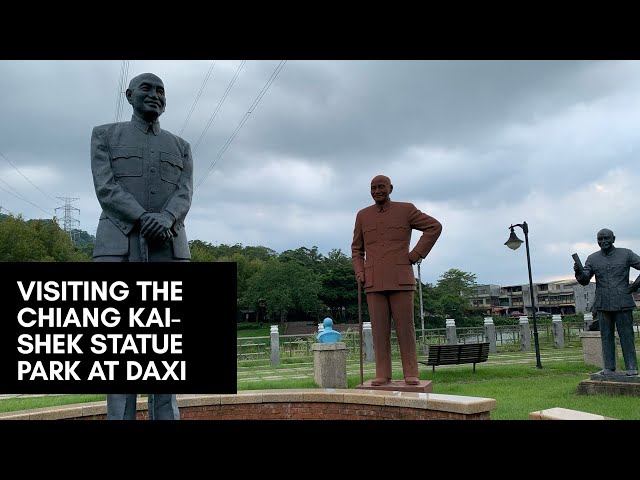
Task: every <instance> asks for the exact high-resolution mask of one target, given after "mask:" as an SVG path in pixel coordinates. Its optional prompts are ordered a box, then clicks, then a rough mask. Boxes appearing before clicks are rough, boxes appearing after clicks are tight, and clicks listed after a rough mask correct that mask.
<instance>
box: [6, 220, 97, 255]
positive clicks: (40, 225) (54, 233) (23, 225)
mask: <svg viewBox="0 0 640 480" xmlns="http://www.w3.org/2000/svg"><path fill="white" fill-rule="evenodd" d="M0 261H2V262H89V261H91V257H90V256H88V255H87V254H85V253H83V252H81V251H80V250H78V249H77V248H75V247H74V246H73V243H71V238H70V237H69V235H68V234H67V233H66V232H65V231H64V230H62V229H61V228H60V227H59V226H58V224H57V223H56V222H54V221H53V220H29V221H26V222H25V221H24V220H23V219H22V216H17V217H14V216H12V215H8V216H6V217H4V218H3V219H1V220H0Z"/></svg>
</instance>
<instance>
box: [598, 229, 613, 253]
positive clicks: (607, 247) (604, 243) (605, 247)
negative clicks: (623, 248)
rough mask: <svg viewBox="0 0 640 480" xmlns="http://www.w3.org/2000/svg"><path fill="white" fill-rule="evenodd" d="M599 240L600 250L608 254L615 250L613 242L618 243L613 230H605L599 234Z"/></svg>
mask: <svg viewBox="0 0 640 480" xmlns="http://www.w3.org/2000/svg"><path fill="white" fill-rule="evenodd" d="M597 240H598V245H599V246H600V249H601V250H602V251H603V252H605V253H607V252H609V251H611V249H612V248H613V242H615V241H616V236H615V235H614V234H613V231H612V230H610V229H608V228H603V229H601V230H600V231H599V232H598V237H597Z"/></svg>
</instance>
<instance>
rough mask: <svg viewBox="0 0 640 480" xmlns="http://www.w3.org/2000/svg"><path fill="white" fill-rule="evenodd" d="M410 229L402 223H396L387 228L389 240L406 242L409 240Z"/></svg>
mask: <svg viewBox="0 0 640 480" xmlns="http://www.w3.org/2000/svg"><path fill="white" fill-rule="evenodd" d="M408 231H409V229H408V228H407V227H406V226H405V225H402V224H400V223H394V224H392V225H389V226H388V227H387V236H388V237H389V240H404V239H406V238H407V232H408Z"/></svg>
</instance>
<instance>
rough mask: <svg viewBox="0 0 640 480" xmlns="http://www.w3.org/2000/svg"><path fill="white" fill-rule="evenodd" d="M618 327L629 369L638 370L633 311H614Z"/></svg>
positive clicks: (626, 364) (625, 363)
mask: <svg viewBox="0 0 640 480" xmlns="http://www.w3.org/2000/svg"><path fill="white" fill-rule="evenodd" d="M614 315H615V321H616V328H617V329H618V335H619V337H620V347H622V356H623V357H624V365H625V367H626V369H627V370H638V358H637V357H636V346H635V343H634V338H633V311H632V310H622V311H621V312H614Z"/></svg>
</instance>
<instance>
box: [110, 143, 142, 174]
mask: <svg viewBox="0 0 640 480" xmlns="http://www.w3.org/2000/svg"><path fill="white" fill-rule="evenodd" d="M111 165H112V167H113V174H114V175H115V176H116V177H141V176H142V148H140V147H111Z"/></svg>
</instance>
